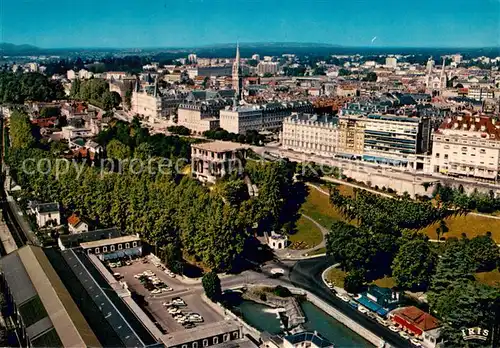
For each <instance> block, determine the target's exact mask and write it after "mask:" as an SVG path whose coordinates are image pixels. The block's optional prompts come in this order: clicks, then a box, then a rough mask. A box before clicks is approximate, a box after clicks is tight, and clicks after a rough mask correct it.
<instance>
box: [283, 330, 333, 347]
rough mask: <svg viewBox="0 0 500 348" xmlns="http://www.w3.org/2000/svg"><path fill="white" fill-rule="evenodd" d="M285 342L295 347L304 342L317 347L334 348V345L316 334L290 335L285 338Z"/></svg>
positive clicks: (301, 333)
mask: <svg viewBox="0 0 500 348" xmlns="http://www.w3.org/2000/svg"><path fill="white" fill-rule="evenodd" d="M283 339H284V340H286V341H288V342H290V343H291V344H293V345H297V344H300V343H302V342H311V343H312V344H314V345H315V346H316V347H319V348H326V347H333V343H332V342H330V341H328V340H327V339H325V338H323V337H321V336H319V335H318V334H317V333H316V332H307V331H305V332H299V333H296V334H294V335H289V336H285V337H283Z"/></svg>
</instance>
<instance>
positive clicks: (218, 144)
mask: <svg viewBox="0 0 500 348" xmlns="http://www.w3.org/2000/svg"><path fill="white" fill-rule="evenodd" d="M191 147H193V148H196V149H200V150H205V151H212V152H229V151H238V150H242V149H245V148H246V146H245V145H242V144H238V143H233V142H230V141H212V142H209V143H201V144H192V145H191Z"/></svg>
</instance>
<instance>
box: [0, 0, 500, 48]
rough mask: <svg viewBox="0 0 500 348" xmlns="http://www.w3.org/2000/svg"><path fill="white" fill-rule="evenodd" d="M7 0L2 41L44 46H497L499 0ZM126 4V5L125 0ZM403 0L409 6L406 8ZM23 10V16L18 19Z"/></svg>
mask: <svg viewBox="0 0 500 348" xmlns="http://www.w3.org/2000/svg"><path fill="white" fill-rule="evenodd" d="M75 4H76V2H74V1H65V0H54V1H50V2H48V1H33V0H24V1H22V2H17V3H16V2H13V1H3V2H2V7H1V8H0V11H1V22H2V25H1V26H0V41H1V42H9V43H14V44H30V45H34V46H38V47H43V48H76V47H103V48H104V47H109V48H152V47H200V46H205V45H211V44H219V43H230V42H236V41H237V40H239V41H240V42H241V43H250V42H251V43H257V42H318V43H325V44H334V45H341V46H347V47H349V46H352V47H371V46H372V47H457V48H459V47H464V48H465V47H495V46H499V45H500V40H499V39H498V38H499V37H500V24H499V23H500V21H499V16H498V13H500V2H499V1H498V0H482V1H478V2H477V3H475V4H474V6H470V4H469V3H466V2H465V1H464V0H459V1H455V2H451V1H449V0H446V1H442V2H439V3H433V2H431V1H429V0H423V1H420V2H419V3H417V4H411V5H401V3H399V2H396V1H394V0H389V1H372V2H368V1H365V0H360V1H356V2H353V3H340V2H322V1H313V2H310V1H308V2H306V1H304V0H293V1H289V2H287V3H286V6H285V5H283V4H282V3H279V2H278V1H267V2H263V1H228V0H218V1H211V0H209V1H203V0H193V1H185V2H177V3H176V2H173V1H170V0H156V1H152V2H150V3H148V5H145V4H139V3H135V2H132V1H125V2H123V1H122V2H118V1H116V0H110V1H107V2H105V3H100V2H97V1H96V0H90V1H89V2H88V3H87V4H86V6H85V7H77V6H76V5H75ZM124 4H125V5H124ZM404 6H407V8H405V7H404ZM19 13H22V14H23V17H24V20H22V21H20V20H19V16H18V15H19Z"/></svg>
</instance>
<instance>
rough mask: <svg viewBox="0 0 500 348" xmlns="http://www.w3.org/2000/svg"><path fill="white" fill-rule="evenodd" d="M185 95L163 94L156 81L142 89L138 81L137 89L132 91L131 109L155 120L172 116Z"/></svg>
mask: <svg viewBox="0 0 500 348" xmlns="http://www.w3.org/2000/svg"><path fill="white" fill-rule="evenodd" d="M167 76H168V75H167ZM185 96H186V95H185V94H182V93H164V94H162V93H160V91H159V90H158V86H157V84H156V83H155V84H154V85H150V86H146V87H144V88H143V89H142V90H140V88H139V84H138V83H137V86H136V89H135V91H134V92H132V98H131V111H132V112H133V113H135V114H138V115H141V116H143V117H145V118H149V120H150V121H152V122H154V120H157V119H162V118H168V117H169V116H172V115H173V114H174V113H175V112H176V111H177V108H178V107H179V104H180V103H181V102H182V101H183V100H184V98H185Z"/></svg>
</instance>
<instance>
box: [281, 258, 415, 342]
mask: <svg viewBox="0 0 500 348" xmlns="http://www.w3.org/2000/svg"><path fill="white" fill-rule="evenodd" d="M332 264H333V260H331V259H329V258H328V257H326V256H323V257H319V258H315V259H310V260H301V261H298V262H297V263H296V264H295V265H294V266H293V267H292V269H291V271H290V274H289V280H290V282H291V283H292V285H294V286H296V287H298V288H303V289H305V290H308V291H310V292H312V293H313V294H314V295H316V296H318V297H320V298H321V299H322V300H323V301H325V302H326V303H328V304H329V305H331V306H332V307H335V308H336V309H338V310H339V311H341V312H342V313H344V314H346V315H347V316H349V317H350V318H352V319H353V320H355V321H356V322H358V323H359V324H361V325H362V326H363V327H365V328H366V329H368V330H370V331H371V332H373V333H374V334H376V335H378V336H379V337H382V338H383V339H384V340H385V341H386V342H387V343H389V344H391V345H392V346H395V347H410V344H409V342H408V341H406V340H404V339H402V338H401V337H400V336H399V335H398V334H395V333H393V332H392V331H390V330H389V329H387V328H386V327H383V326H381V325H379V324H378V323H376V322H375V321H373V320H372V319H370V318H368V317H367V316H365V315H363V314H361V313H359V312H358V311H357V310H355V309H353V308H352V307H350V306H349V305H348V304H347V303H345V302H343V301H342V300H340V299H338V298H337V297H336V296H335V295H333V293H332V292H331V291H330V290H329V289H328V288H327V287H326V285H325V284H324V283H323V280H322V279H321V274H322V273H323V271H324V270H325V269H326V268H327V267H328V266H330V265H332Z"/></svg>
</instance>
